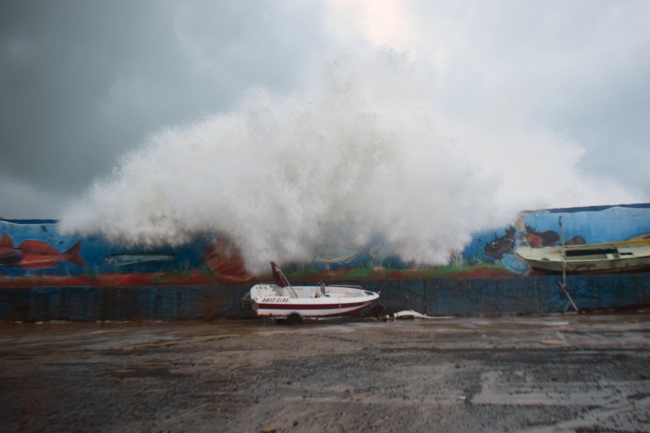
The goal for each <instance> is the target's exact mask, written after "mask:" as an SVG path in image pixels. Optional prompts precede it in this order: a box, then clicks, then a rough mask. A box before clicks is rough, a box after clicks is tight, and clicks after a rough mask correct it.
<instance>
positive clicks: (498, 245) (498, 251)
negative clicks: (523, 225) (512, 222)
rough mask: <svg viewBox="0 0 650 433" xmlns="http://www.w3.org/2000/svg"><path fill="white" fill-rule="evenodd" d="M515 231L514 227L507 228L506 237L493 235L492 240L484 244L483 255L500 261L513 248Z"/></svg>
mask: <svg viewBox="0 0 650 433" xmlns="http://www.w3.org/2000/svg"><path fill="white" fill-rule="evenodd" d="M516 232H517V229H515V228H514V227H512V226H511V227H508V228H507V229H506V235H505V236H501V237H500V238H499V237H497V234H496V233H495V234H494V240H493V241H491V242H490V243H487V244H485V254H487V255H488V256H490V257H493V258H495V259H497V260H501V258H502V257H503V255H504V254H510V253H512V251H513V250H514V248H515V233H516Z"/></svg>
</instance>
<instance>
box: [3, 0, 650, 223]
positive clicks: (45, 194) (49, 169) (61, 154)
mask: <svg viewBox="0 0 650 433" xmlns="http://www.w3.org/2000/svg"><path fill="white" fill-rule="evenodd" d="M648 22H650V2H647V1H636V2H635V1H625V2H605V1H602V2H599V1H591V0H590V1H573V2H565V1H555V2H553V1H547V2H539V1H519V0H517V1H492V2H478V1H466V2H455V1H449V2H436V1H433V2H431V1H420V2H418V1H386V2H381V1H376V0H372V1H371V0H350V1H345V0H323V1H321V2H318V1H298V0H286V1H283V0H269V1H237V2H234V1H213V2H203V1H144V0H142V1H137V2H134V1H119V0H112V1H110V2H89V1H86V0H82V1H68V0H59V1H56V2H51V1H27V0H19V1H9V0H4V1H2V2H0V95H2V100H1V109H0V216H2V217H5V218H29V217H33V218H41V217H58V216H59V215H60V214H61V213H62V211H63V208H64V207H65V205H66V203H68V202H69V201H70V200H71V199H73V198H74V197H76V196H78V195H79V194H81V193H82V192H83V191H84V190H86V189H87V188H88V187H89V186H90V184H91V183H92V181H93V179H95V178H97V177H102V176H106V175H108V174H109V173H110V172H111V170H112V168H113V167H114V166H115V165H116V164H117V163H118V161H119V158H120V155H123V154H124V153H125V152H127V151H129V150H130V149H133V148H135V147H136V146H137V145H139V144H140V143H142V142H143V140H144V139H145V137H146V136H147V135H148V134H149V133H152V132H155V131H157V130H160V129H161V128H163V127H165V126H168V125H178V124H181V123H183V122H187V121H188V120H191V119H194V118H197V117H198V116H201V115H202V114H205V113H213V112H217V111H227V110H228V109H230V108H231V107H233V105H234V104H236V103H237V101H238V100H240V99H241V97H242V94H243V93H244V92H245V90H246V89H247V88H249V87H251V86H254V85H262V86H265V87H268V88H269V89H270V90H271V91H274V92H290V91H292V90H294V89H295V88H296V86H299V85H300V82H301V77H303V76H304V75H305V73H306V71H307V70H309V69H310V68H312V67H313V66H312V65H313V64H314V62H315V59H318V58H320V57H321V56H324V55H327V54H331V53H336V52H340V51H343V50H345V49H346V48H347V47H357V46H367V47H371V48H372V47H377V48H379V47H384V46H390V47H394V48H395V49H397V50H404V51H408V52H409V55H410V56H412V57H413V58H414V59H418V60H425V61H428V62H430V63H431V64H432V66H433V68H434V70H435V71H436V77H437V82H436V87H437V89H438V92H439V97H440V100H441V105H442V106H443V107H445V109H446V110H448V111H449V112H453V113H456V115H457V116H458V117H462V118H465V119H467V120H468V121H471V120H472V118H477V117H481V116H485V113H489V112H492V111H495V110H496V111H499V112H501V113H504V112H505V113H506V117H507V113H511V115H512V116H525V117H526V119H527V121H528V122H530V123H531V124H534V125H536V126H539V127H543V128H548V129H549V130H550V131H552V132H554V133H557V134H563V135H566V136H567V137H569V138H570V139H571V140H572V141H573V142H576V143H578V144H579V145H581V146H582V147H584V148H585V149H586V154H585V156H584V157H583V159H582V162H581V163H580V170H581V171H582V172H583V173H584V175H585V176H591V177H601V176H602V177H605V178H607V179H608V180H610V181H611V182H612V183H618V184H621V185H622V186H624V187H626V188H627V189H630V190H631V191H635V192H639V193H640V195H641V196H645V197H648V196H650V171H648V170H647V169H646V161H648V160H649V159H650V158H649V157H650V143H649V140H650V138H649V137H650V80H648V77H650V26H649V25H648ZM522 163H525V164H526V163H529V164H531V166H532V167H534V163H535V162H534V161H524V162H522ZM540 169H541V170H543V168H540Z"/></svg>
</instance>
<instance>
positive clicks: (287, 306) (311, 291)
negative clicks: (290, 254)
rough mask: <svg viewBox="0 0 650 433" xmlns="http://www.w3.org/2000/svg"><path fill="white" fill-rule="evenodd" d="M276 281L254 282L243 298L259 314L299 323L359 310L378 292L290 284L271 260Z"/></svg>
mask: <svg viewBox="0 0 650 433" xmlns="http://www.w3.org/2000/svg"><path fill="white" fill-rule="evenodd" d="M271 269H272V272H273V279H274V280H275V284H256V285H254V286H253V287H251V289H250V292H249V293H248V295H247V296H246V297H245V300H250V303H251V305H252V308H253V311H254V312H255V314H256V315H258V316H265V317H272V318H274V319H280V320H282V319H288V322H289V323H290V324H293V323H301V322H302V319H303V317H332V316H343V315H351V314H355V313H358V312H360V311H361V310H363V309H364V308H366V307H368V306H370V305H371V304H372V303H373V302H375V301H376V300H377V299H379V294H378V293H375V292H371V291H368V290H363V289H362V288H361V287H359V286H348V285H341V286H330V285H325V284H324V283H321V284H320V285H318V286H292V285H291V283H289V280H287V278H286V277H285V276H284V274H283V273H282V270H280V268H278V267H277V265H276V264H275V263H273V262H271Z"/></svg>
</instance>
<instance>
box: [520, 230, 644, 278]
mask: <svg viewBox="0 0 650 433" xmlns="http://www.w3.org/2000/svg"><path fill="white" fill-rule="evenodd" d="M517 255H518V256H519V257H521V258H522V259H523V260H524V261H526V263H528V265H530V267H531V268H533V269H535V270H537V271H541V272H545V273H561V272H562V269H563V267H564V266H566V272H567V273H569V274H583V273H585V274H595V273H612V272H637V271H642V270H648V269H650V241H648V240H646V239H643V240H631V241H621V242H609V243H605V244H586V245H566V246H564V247H562V246H553V247H544V248H530V247H519V248H518V249H517Z"/></svg>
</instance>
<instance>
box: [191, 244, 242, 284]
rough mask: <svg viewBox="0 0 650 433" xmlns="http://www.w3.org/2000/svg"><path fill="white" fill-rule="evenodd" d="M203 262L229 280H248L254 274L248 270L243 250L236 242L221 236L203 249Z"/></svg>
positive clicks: (216, 273)
mask: <svg viewBox="0 0 650 433" xmlns="http://www.w3.org/2000/svg"><path fill="white" fill-rule="evenodd" d="M202 258H203V262H204V263H205V265H206V266H207V267H208V268H209V269H210V270H211V271H212V272H213V273H214V274H215V275H217V276H219V277H222V278H225V279H226V280H229V281H234V282H242V281H248V280H250V279H251V278H253V276H252V275H251V274H249V273H248V271H247V270H246V265H245V263H244V258H243V256H242V254H241V250H240V249H239V247H238V246H237V244H235V242H234V241H233V240H232V239H230V238H229V237H226V236H221V237H219V238H218V239H216V240H214V241H213V242H212V243H211V244H210V245H208V246H207V247H206V248H205V250H204V251H203V256H202Z"/></svg>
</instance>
